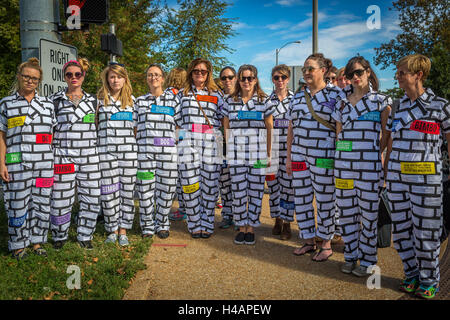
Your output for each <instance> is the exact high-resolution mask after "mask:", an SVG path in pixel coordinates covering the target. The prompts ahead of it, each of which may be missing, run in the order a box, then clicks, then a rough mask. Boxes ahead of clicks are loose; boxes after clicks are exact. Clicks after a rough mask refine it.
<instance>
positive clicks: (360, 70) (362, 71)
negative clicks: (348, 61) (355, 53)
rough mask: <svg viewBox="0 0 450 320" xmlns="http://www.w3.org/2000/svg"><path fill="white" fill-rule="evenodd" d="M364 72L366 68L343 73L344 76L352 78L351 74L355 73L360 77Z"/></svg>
mask: <svg viewBox="0 0 450 320" xmlns="http://www.w3.org/2000/svg"><path fill="white" fill-rule="evenodd" d="M364 72H366V69H358V70H353V71H352V72H349V73H347V74H346V75H345V77H346V78H347V79H349V80H351V79H353V76H354V75H355V74H356V75H357V76H358V77H361V76H362V75H363V74H364Z"/></svg>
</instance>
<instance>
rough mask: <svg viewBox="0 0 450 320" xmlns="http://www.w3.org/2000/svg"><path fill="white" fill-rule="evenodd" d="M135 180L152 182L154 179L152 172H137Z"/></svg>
mask: <svg viewBox="0 0 450 320" xmlns="http://www.w3.org/2000/svg"><path fill="white" fill-rule="evenodd" d="M137 178H138V179H139V180H153V179H155V173H154V172H148V171H147V172H144V171H138V173H137Z"/></svg>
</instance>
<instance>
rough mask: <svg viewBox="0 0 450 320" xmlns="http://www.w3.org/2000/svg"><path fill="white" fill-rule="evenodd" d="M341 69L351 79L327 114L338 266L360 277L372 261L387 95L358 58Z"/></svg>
mask: <svg viewBox="0 0 450 320" xmlns="http://www.w3.org/2000/svg"><path fill="white" fill-rule="evenodd" d="M344 73H345V77H346V78H347V79H349V80H350V81H351V84H350V85H349V86H347V87H345V88H344V89H343V90H342V91H341V94H340V97H341V102H340V103H339V104H338V107H337V108H336V109H335V111H334V113H333V115H332V116H333V118H334V119H335V121H336V134H337V137H338V138H337V142H336V154H335V163H334V174H335V183H336V205H337V207H338V209H339V212H340V217H339V223H340V226H341V231H342V237H343V240H344V243H345V250H344V258H345V263H344V265H343V266H342V267H341V271H342V272H344V273H353V274H354V275H356V276H358V277H364V276H368V275H370V273H367V269H368V268H369V266H375V265H376V264H377V222H378V203H379V198H380V197H379V193H380V187H382V184H381V185H380V182H382V181H384V179H383V174H382V164H381V154H382V152H383V151H384V149H385V148H386V145H387V141H388V138H389V132H388V131H387V129H386V123H387V120H388V117H389V114H390V111H391V108H390V106H391V105H392V100H391V99H390V98H389V97H387V96H385V95H383V94H380V93H378V86H379V85H378V78H377V76H376V75H375V72H374V71H373V70H372V68H371V66H370V63H369V62H368V61H367V60H366V59H364V58H363V57H361V56H357V57H354V58H352V59H350V61H349V62H348V63H347V65H346V67H345V72H344ZM380 137H381V138H380ZM358 262H359V265H358Z"/></svg>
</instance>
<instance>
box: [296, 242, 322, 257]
mask: <svg viewBox="0 0 450 320" xmlns="http://www.w3.org/2000/svg"><path fill="white" fill-rule="evenodd" d="M303 248H311V249H308V250H306V251H305V252H303V253H299V252H300V251H301V250H302V249H303ZM316 250H317V246H316V244H315V243H314V244H312V243H305V244H304V245H303V246H302V247H300V248H297V249H295V250H294V252H293V254H294V255H295V256H303V255H305V254H307V253H310V252H315V251H316Z"/></svg>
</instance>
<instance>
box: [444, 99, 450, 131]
mask: <svg viewBox="0 0 450 320" xmlns="http://www.w3.org/2000/svg"><path fill="white" fill-rule="evenodd" d="M442 109H443V114H444V117H443V119H442V130H443V132H444V134H447V133H450V103H449V102H448V101H446V102H445V105H444V107H443V108H442Z"/></svg>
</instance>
